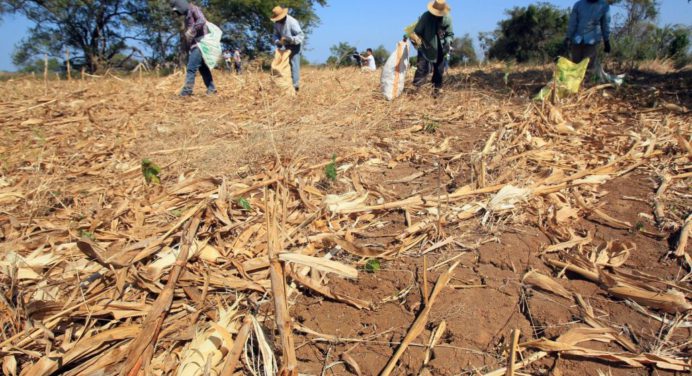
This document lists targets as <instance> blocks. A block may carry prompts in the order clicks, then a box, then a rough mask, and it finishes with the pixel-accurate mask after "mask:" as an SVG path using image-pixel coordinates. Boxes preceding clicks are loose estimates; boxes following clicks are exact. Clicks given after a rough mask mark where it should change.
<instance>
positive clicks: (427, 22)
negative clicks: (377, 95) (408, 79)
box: [411, 0, 454, 96]
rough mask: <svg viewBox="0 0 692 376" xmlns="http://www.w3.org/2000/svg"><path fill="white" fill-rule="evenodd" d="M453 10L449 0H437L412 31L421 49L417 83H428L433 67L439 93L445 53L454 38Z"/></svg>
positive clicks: (417, 84)
mask: <svg viewBox="0 0 692 376" xmlns="http://www.w3.org/2000/svg"><path fill="white" fill-rule="evenodd" d="M451 11H452V9H451V8H450V7H449V5H448V4H447V2H446V0H435V1H433V2H431V3H429V4H428V11H427V12H425V13H423V15H422V16H421V17H420V19H419V20H418V23H417V24H416V27H415V29H414V30H413V34H412V35H411V40H412V41H413V42H414V46H415V47H416V49H418V63H417V67H416V75H415V76H414V78H413V85H414V86H417V87H420V86H422V85H423V84H425V81H426V78H427V77H428V74H429V73H430V69H431V67H432V71H433V76H432V82H433V85H434V86H435V91H434V92H433V94H434V95H435V96H437V95H438V94H440V92H441V90H442V79H443V77H444V66H445V59H444V56H445V54H446V53H447V52H448V51H449V49H450V46H451V45H452V41H453V40H454V31H453V30H452V17H451V16H450V13H451Z"/></svg>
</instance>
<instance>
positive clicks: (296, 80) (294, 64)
mask: <svg viewBox="0 0 692 376" xmlns="http://www.w3.org/2000/svg"><path fill="white" fill-rule="evenodd" d="M301 47H302V46H301V45H297V46H287V47H286V48H288V49H289V50H291V77H292V78H293V87H294V88H296V89H298V88H300V56H301V54H300V52H301V49H302V48H301Z"/></svg>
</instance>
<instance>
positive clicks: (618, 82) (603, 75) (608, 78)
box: [596, 64, 626, 88]
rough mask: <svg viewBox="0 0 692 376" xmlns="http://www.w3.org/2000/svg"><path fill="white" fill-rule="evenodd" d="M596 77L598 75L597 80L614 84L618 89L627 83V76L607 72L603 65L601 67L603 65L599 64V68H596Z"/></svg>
mask: <svg viewBox="0 0 692 376" xmlns="http://www.w3.org/2000/svg"><path fill="white" fill-rule="evenodd" d="M596 75H597V78H598V79H599V80H600V81H601V82H605V83H609V84H612V85H613V86H615V87H616V88H619V87H620V86H622V85H623V84H624V83H625V77H626V75H624V74H619V75H614V74H610V73H608V72H606V71H605V69H603V65H601V64H598V66H597V67H596Z"/></svg>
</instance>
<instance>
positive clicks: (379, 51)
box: [372, 45, 389, 67]
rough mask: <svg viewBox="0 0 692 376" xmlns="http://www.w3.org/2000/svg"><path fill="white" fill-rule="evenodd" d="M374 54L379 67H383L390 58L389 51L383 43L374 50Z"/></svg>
mask: <svg viewBox="0 0 692 376" xmlns="http://www.w3.org/2000/svg"><path fill="white" fill-rule="evenodd" d="M372 55H373V56H374V57H375V64H377V66H378V67H381V66H383V65H384V63H386V62H387V59H388V58H389V51H387V49H386V48H384V46H383V45H380V46H379V47H377V48H376V49H374V50H373V51H372Z"/></svg>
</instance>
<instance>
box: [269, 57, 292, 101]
mask: <svg viewBox="0 0 692 376" xmlns="http://www.w3.org/2000/svg"><path fill="white" fill-rule="evenodd" d="M272 79H273V81H274V84H276V86H278V87H279V88H280V89H282V90H285V91H286V92H287V93H288V94H290V95H295V94H296V91H295V89H294V88H293V80H292V79H291V50H283V51H281V50H279V49H278V48H277V49H276V52H275V53H274V61H272Z"/></svg>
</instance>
